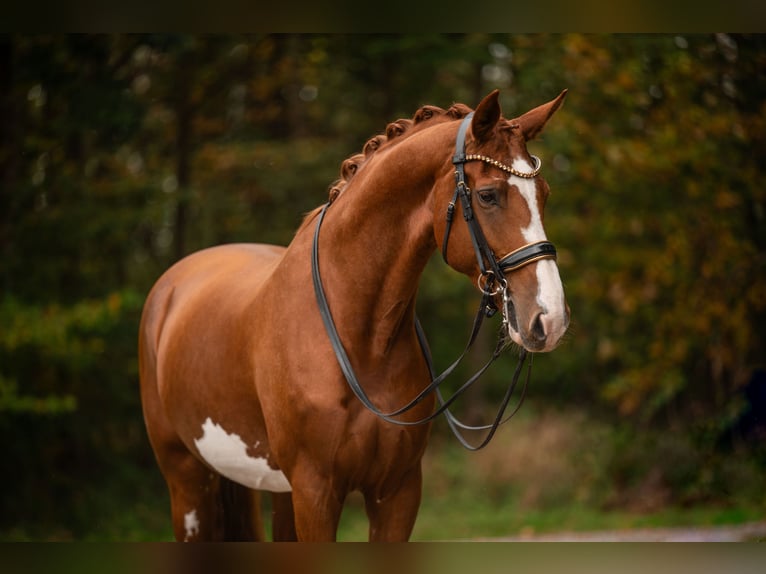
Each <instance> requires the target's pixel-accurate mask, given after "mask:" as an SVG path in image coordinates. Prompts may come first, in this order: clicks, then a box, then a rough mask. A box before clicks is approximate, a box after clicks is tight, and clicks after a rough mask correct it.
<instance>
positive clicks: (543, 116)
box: [511, 90, 567, 141]
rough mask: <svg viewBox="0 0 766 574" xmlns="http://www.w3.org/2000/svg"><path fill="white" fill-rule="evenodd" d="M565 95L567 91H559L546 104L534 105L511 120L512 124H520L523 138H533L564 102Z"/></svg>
mask: <svg viewBox="0 0 766 574" xmlns="http://www.w3.org/2000/svg"><path fill="white" fill-rule="evenodd" d="M566 95H567V91H566V90H564V91H563V92H561V93H560V94H559V95H558V96H557V97H556V99H554V100H551V101H550V102H548V103H547V104H543V105H541V106H538V107H536V108H535V109H533V110H529V111H528V112H527V113H526V114H524V115H523V116H521V117H518V118H516V119H515V120H512V121H511V123H512V124H518V125H519V126H521V131H522V133H523V134H524V139H526V140H527V141H529V140H531V139H534V138H535V137H537V135H538V134H539V133H540V132H541V131H542V130H543V127H544V126H545V124H546V123H547V122H548V120H549V119H551V116H552V115H553V114H554V112H555V111H556V110H557V109H559V107H560V106H561V104H562V103H563V102H564V98H565V97H566Z"/></svg>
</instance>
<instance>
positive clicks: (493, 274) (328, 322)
mask: <svg viewBox="0 0 766 574" xmlns="http://www.w3.org/2000/svg"><path fill="white" fill-rule="evenodd" d="M472 116H473V112H472V113H470V114H468V115H467V116H466V117H465V118H464V119H463V122H462V123H461V124H460V128H459V130H458V134H457V139H456V142H455V155H454V157H453V159H452V163H453V164H455V182H456V185H455V196H454V197H453V199H452V201H451V202H450V204H449V207H448V209H447V229H446V231H445V234H444V243H443V245H442V255H443V257H444V259H445V261H446V260H447V243H448V241H449V233H450V228H451V226H452V218H453V215H454V211H455V204H456V203H457V200H458V198H459V199H460V202H461V205H462V208H463V218H464V219H465V221H466V224H467V225H468V230H469V233H470V236H471V242H472V243H473V247H474V251H475V252H476V259H477V261H478V264H479V269H480V271H481V275H480V276H479V289H481V291H482V299H481V302H480V304H479V310H478V312H477V314H476V317H475V319H474V324H473V329H472V331H471V336H470V338H469V340H468V344H467V345H466V347H465V350H464V351H463V352H462V354H461V355H460V356H459V357H458V358H457V360H456V361H454V362H453V363H452V364H451V365H450V366H449V367H447V369H445V370H444V372H442V373H441V374H440V375H438V376H436V373H435V370H434V366H433V363H432V360H431V353H430V351H429V348H428V341H427V339H426V336H425V333H424V331H423V328H422V327H421V325H420V321H418V319H417V317H416V318H415V331H416V334H417V337H418V342H419V343H420V348H421V350H422V352H423V356H424V358H425V360H426V363H427V365H428V370H429V372H430V374H431V382H430V384H429V385H428V386H426V388H424V389H423V390H422V391H421V392H420V393H419V394H418V395H417V396H416V397H415V398H414V399H412V400H411V401H410V402H408V403H407V404H406V405H404V406H403V407H401V408H399V409H396V410H395V411H391V412H387V413H386V412H383V411H381V410H379V409H378V408H377V407H376V406H375V405H374V404H373V402H372V401H371V400H370V398H369V396H368V395H367V393H366V392H365V391H364V389H363V388H362V385H361V383H360V382H359V379H358V378H357V376H356V373H355V372H354V369H353V367H352V365H351V361H350V359H349V357H348V354H347V353H346V350H345V348H344V347H343V343H342V341H341V339H340V335H339V334H338V330H337V328H336V326H335V321H334V320H333V318H332V313H331V311H330V306H329V303H328V301H327V296H326V295H325V292H324V287H323V285H322V278H321V275H320V273H319V230H320V229H321V227H322V222H323V221H324V217H325V215H326V214H327V210H328V209H329V207H330V205H331V203H327V204H325V206H324V207H323V208H322V211H321V212H320V214H319V217H318V218H317V225H316V229H315V231H314V242H313V246H312V253H311V276H312V281H313V284H314V294H315V296H316V300H317V305H318V307H319V313H320V315H321V317H322V322H323V323H324V326H325V331H326V332H327V335H328V337H329V339H330V343H331V344H332V348H333V351H334V352H335V358H336V359H337V361H338V364H339V366H340V368H341V371H342V372H343V376H344V377H345V379H346V382H347V383H348V385H349V387H350V388H351V390H352V391H353V393H354V395H356V397H357V398H358V399H359V401H360V402H361V403H362V404H363V405H364V406H365V407H366V408H367V409H368V410H370V411H371V412H372V413H374V414H375V415H376V416H378V417H380V418H381V419H383V420H385V421H388V422H390V423H394V424H397V425H404V426H411V425H420V424H424V423H427V422H429V421H431V420H433V419H434V418H436V417H437V416H439V415H441V414H442V413H444V414H445V416H446V418H447V423H448V424H449V426H450V429H451V430H452V432H453V433H454V434H455V436H456V437H457V438H458V440H459V441H460V442H461V443H462V444H463V446H465V447H466V448H468V449H469V450H479V449H481V448H484V447H485V446H486V445H487V444H489V441H490V440H491V439H492V437H493V436H494V434H495V432H496V431H497V428H498V427H499V426H500V425H501V424H503V423H504V422H506V421H508V420H509V419H510V418H511V417H513V415H515V414H516V412H517V411H518V410H519V408H520V407H521V404H522V403H523V402H524V397H525V395H526V390H527V384H528V383H529V378H530V374H531V370H532V359H531V358H530V362H529V367H528V370H527V376H526V380H525V382H524V387H523V390H522V393H521V397H520V399H519V402H518V404H517V405H516V407H515V408H514V410H513V411H512V412H511V413H510V414H509V415H508V416H507V417H506V418H503V417H504V415H505V411H506V408H507V406H508V403H509V402H510V399H511V397H512V396H513V392H514V390H515V389H516V384H517V382H518V380H519V376H520V374H521V371H522V368H523V366H524V362H525V360H526V357H527V351H526V349H523V348H522V349H521V351H520V354H519V362H518V364H517V366H516V370H515V371H514V374H513V379H512V381H511V384H510V385H509V386H508V389H507V390H506V393H505V396H504V397H503V400H502V402H501V405H500V407H499V409H498V412H497V414H496V416H495V419H494V420H493V422H492V423H491V424H489V425H483V426H468V425H465V424H463V423H461V422H460V421H458V420H457V419H456V418H455V417H454V416H453V415H452V413H450V411H449V410H448V409H449V407H450V405H452V403H453V402H454V401H455V400H456V399H457V398H458V397H459V396H460V395H462V394H463V393H464V392H465V391H466V390H468V388H469V387H471V386H472V385H473V384H474V383H475V382H476V381H477V380H478V379H479V378H480V377H481V375H483V374H484V372H485V371H486V370H487V369H488V368H489V366H490V365H491V364H492V363H493V362H494V360H495V359H497V358H498V357H499V356H500V353H501V352H502V351H503V349H505V347H506V346H507V339H506V335H507V333H508V325H507V323H508V322H509V321H510V316H509V315H510V307H511V306H512V304H511V303H510V294H509V291H508V282H507V280H506V278H505V273H506V272H510V271H514V270H516V269H519V268H521V267H523V266H524V265H528V264H530V263H532V262H533V261H538V260H539V259H555V258H556V248H555V247H554V246H553V244H552V243H549V242H548V241H539V242H536V243H530V244H528V245H524V246H523V247H521V248H519V249H516V250H515V251H512V252H511V253H509V254H508V255H506V256H504V257H502V258H501V259H500V260H499V261H498V260H497V258H496V257H495V254H494V252H493V251H492V249H491V248H490V246H489V244H488V243H487V240H486V237H485V236H484V233H483V232H482V230H481V226H480V225H479V222H478V220H477V219H476V218H475V217H474V214H473V209H472V207H471V190H470V189H469V187H468V186H467V185H466V183H465V171H464V169H463V166H464V165H465V163H466V162H467V161H483V162H486V163H489V164H491V165H493V166H495V167H498V168H500V169H502V170H503V171H505V172H507V173H510V174H513V175H516V176H518V177H523V178H527V179H531V178H534V177H535V176H537V174H538V173H539V171H540V166H541V162H540V159H539V158H537V157H535V156H532V159H533V160H534V162H535V169H534V170H533V171H532V172H529V173H524V172H519V171H517V170H515V169H513V168H511V167H509V166H507V165H505V164H502V163H500V162H499V161H497V160H494V159H492V158H489V157H486V156H483V155H476V154H472V155H466V154H465V134H466V131H467V129H468V125H469V123H470V120H471V117H472ZM482 280H483V282H482ZM500 292H502V297H503V329H502V331H501V333H500V336H499V338H498V342H497V345H496V346H495V349H494V351H493V352H492V356H491V357H490V359H489V361H487V363H486V364H485V365H484V366H483V367H482V368H481V369H479V371H477V372H476V373H475V374H474V375H473V376H472V377H471V378H470V379H469V380H468V381H466V382H465V383H463V385H462V386H461V387H460V388H459V389H458V390H456V391H455V392H454V393H453V394H452V396H451V397H449V398H448V399H447V400H446V401H445V400H444V399H443V398H442V395H441V392H440V390H439V386H440V385H441V383H442V382H444V380H445V379H446V378H447V376H448V375H450V374H451V373H452V372H453V371H454V370H455V368H456V367H457V366H458V365H459V364H460V362H461V361H462V360H463V357H465V356H466V354H467V353H468V350H469V349H470V348H471V346H472V345H473V343H474V341H475V340H476V336H477V335H478V333H479V330H480V329H481V325H482V322H483V319H484V317H485V316H487V317H491V316H492V315H494V314H495V312H496V311H497V307H496V306H495V303H494V296H495V295H497V294H498V293H500ZM432 392H435V393H436V396H437V398H438V399H439V403H440V406H439V407H438V408H437V409H436V410H435V411H434V412H432V413H431V414H430V415H428V416H426V417H424V418H422V419H419V420H415V421H402V420H399V419H397V418H395V417H398V416H399V415H402V414H404V413H406V412H407V411H409V410H411V409H412V408H414V407H415V406H416V405H417V404H419V403H420V402H421V401H422V400H423V399H424V398H425V397H426V396H428V395H429V394H430V393H432ZM458 427H459V428H462V429H465V430H474V431H476V430H479V431H483V430H488V431H489V432H488V433H487V435H486V436H485V437H484V439H483V440H482V441H481V443H480V444H479V445H477V446H473V445H471V444H469V443H468V442H467V441H466V439H465V438H464V437H463V436H462V434H461V432H460V430H459V428H458Z"/></svg>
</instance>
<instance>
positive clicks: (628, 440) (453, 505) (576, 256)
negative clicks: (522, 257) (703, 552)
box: [0, 34, 766, 540]
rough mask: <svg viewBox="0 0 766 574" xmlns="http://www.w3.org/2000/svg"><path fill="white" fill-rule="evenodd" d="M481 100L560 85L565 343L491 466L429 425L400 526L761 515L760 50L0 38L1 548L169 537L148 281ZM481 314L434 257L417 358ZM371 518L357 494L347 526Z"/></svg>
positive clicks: (525, 38)
mask: <svg viewBox="0 0 766 574" xmlns="http://www.w3.org/2000/svg"><path fill="white" fill-rule="evenodd" d="M495 88H499V89H500V90H501V103H502V105H503V110H504V114H505V116H506V117H509V118H510V117H514V116H515V115H519V114H521V113H523V112H524V111H526V110H527V109H529V108H532V107H534V106H536V105H538V104H541V103H544V102H546V101H548V100H550V99H552V98H553V97H555V96H556V95H557V94H558V93H559V92H560V91H561V90H562V89H564V88H568V89H569V95H568V97H567V100H566V102H565V104H564V106H563V108H562V109H561V110H560V111H559V112H558V113H557V114H556V116H555V117H554V118H553V120H552V121H551V122H550V123H549V125H548V126H547V128H546V131H545V132H544V134H543V135H542V137H541V138H540V139H539V141H536V142H533V143H531V144H530V151H531V152H532V153H535V154H536V155H539V156H540V157H541V158H542V160H543V166H544V167H543V169H544V175H545V177H546V179H547V180H548V182H549V184H550V186H551V188H552V194H551V197H550V200H549V203H548V207H547V210H546V230H547V232H548V237H549V239H550V240H551V241H553V242H554V243H555V244H556V246H557V248H558V250H559V267H560V271H561V275H562V278H563V280H564V284H565V289H566V293H567V297H568V302H569V304H570V306H571V308H572V327H571V329H570V332H569V334H568V335H567V337H566V340H565V342H564V343H563V344H562V346H561V347H560V348H559V349H557V350H556V351H555V352H553V353H552V354H549V355H541V356H538V357H537V358H536V359H535V366H534V371H533V374H532V382H531V384H530V388H529V391H528V393H527V402H526V403H525V405H524V406H523V407H522V409H521V411H520V414H519V416H518V417H517V418H515V419H514V420H513V421H511V422H509V423H508V424H507V425H505V426H504V427H502V428H501V430H500V432H499V433H498V436H497V437H496V438H495V440H494V441H493V443H491V445H490V446H489V447H488V448H487V449H485V450H484V451H482V452H481V453H478V454H472V453H468V452H466V451H464V450H462V448H461V447H460V446H459V445H458V444H457V442H456V441H455V440H454V439H452V437H451V436H450V435H449V433H448V430H447V427H446V425H445V424H444V423H443V421H442V422H439V423H437V424H436V425H435V426H434V430H433V435H432V441H431V444H430V446H429V451H428V455H427V457H426V459H425V484H424V496H423V505H422V509H421V513H420V516H419V519H418V522H417V524H416V527H415V532H414V535H413V538H414V539H421V540H428V539H444V538H455V537H461V538H470V537H489V536H508V535H519V534H525V533H527V534H529V533H535V532H548V531H555V530H559V529H569V530H583V529H594V528H595V529H600V528H627V527H635V526H646V525H668V524H697V525H700V524H719V523H739V522H746V521H756V520H763V519H764V518H766V488H765V487H766V370H764V369H766V358H765V357H766V353H765V351H766V345H765V344H764V343H765V340H764V336H766V273H764V271H766V269H765V262H766V251H765V249H766V220H765V218H766V213H765V212H764V209H765V208H766V190H765V188H764V184H763V181H764V175H765V174H764V171H765V170H764V166H765V165H766V98H765V96H766V37H765V36H760V35H728V34H700V35H672V34H668V35H654V34H653V35H582V34H555V35H550V34H534V35H503V34H460V35H437V34H432V35H427V34H426V35H364V36H361V35H344V34H334V35H324V34H321V35H320V34H311V35H298V34H285V35H269V34H259V35H199V36H198V35H189V36H183V35H166V34H153V35H63V34H61V35H45V36H44V35H2V36H0V289H2V297H1V298H0V435H1V436H2V437H3V445H4V448H3V450H4V452H3V456H2V457H1V458H0V475H1V476H3V479H2V483H3V488H2V489H0V539H2V540H165V539H169V538H171V536H172V534H171V528H170V518H169V507H168V497H167V493H166V491H165V485H164V482H163V481H162V479H161V476H160V474H159V471H158V469H157V467H156V465H155V463H154V459H153V455H152V452H151V449H150V447H149V444H148V440H147V438H146V434H145V431H144V426H143V419H142V414H141V407H140V401H139V394H138V376H137V359H136V338H137V330H138V322H139V317H140V313H141V307H142V304H143V300H144V298H145V296H146V294H147V293H148V290H149V289H150V287H151V285H152V283H153V282H154V281H155V280H156V279H157V278H158V277H159V275H160V274H161V273H162V272H163V271H164V270H165V269H166V268H167V267H168V266H170V265H171V264H172V263H173V262H174V261H176V260H178V259H179V258H181V257H183V256H184V255H186V254H188V253H190V252H192V251H195V250H197V249H200V248H203V247H206V246H209V245H214V244H219V243H226V242H234V241H255V242H270V243H280V244H287V243H289V241H290V240H291V237H292V235H293V233H294V231H295V229H296V228H297V226H298V224H299V223H300V221H301V219H302V217H303V214H304V213H305V212H307V211H309V210H310V209H312V208H313V207H316V206H317V205H319V204H321V203H323V202H324V201H325V200H326V198H327V189H328V186H329V185H330V184H331V183H332V182H333V181H334V180H335V179H336V178H337V177H338V172H339V167H340V163H341V161H343V159H345V158H346V157H348V156H350V155H352V154H354V153H356V152H358V151H359V150H360V149H361V147H362V145H363V144H364V142H365V141H366V140H367V139H368V138H369V137H370V136H372V135H374V134H376V133H380V132H382V131H384V129H385V126H386V124H388V123H389V122H391V121H393V120H395V119H397V118H400V117H411V116H412V114H413V113H414V112H415V111H416V110H417V108H418V107H420V106H421V105H423V104H433V105H438V106H441V107H444V108H446V107H449V106H450V105H451V104H452V103H454V102H463V103H466V104H468V105H470V106H471V107H475V105H476V104H477V103H478V102H479V101H480V99H481V98H482V97H483V96H484V95H485V94H486V93H488V92H489V91H491V90H492V89H495ZM477 300H478V295H477V292H476V290H475V287H474V286H473V284H472V282H471V281H470V280H469V279H467V278H465V277H463V276H461V275H458V274H457V273H455V272H453V271H451V270H450V269H449V268H447V267H446V266H445V265H444V264H442V263H441V260H440V257H438V255H437V256H435V257H434V259H433V261H432V262H431V263H430V264H429V266H428V269H427V271H426V273H425V275H424V276H423V278H422V281H421V291H420V295H419V303H418V308H419V314H420V316H421V319H422V321H423V323H424V326H425V329H426V332H427V333H428V334H429V339H430V343H431V347H432V350H433V353H434V357H435V362H436V365H437V367H442V368H444V367H446V366H447V365H448V364H449V363H450V362H451V361H452V360H453V359H454V358H455V357H456V356H457V355H458V354H459V353H460V352H461V350H462V348H463V346H464V344H465V341H466V338H467V337H468V333H469V330H470V323H471V320H472V314H473V312H474V308H475V306H476V304H477ZM493 344H494V328H490V329H488V330H487V333H486V335H485V340H484V341H482V342H480V343H479V344H477V345H476V348H477V350H476V352H475V353H474V354H472V355H471V356H470V357H469V360H468V361H466V365H465V367H464V369H463V370H462V371H461V372H459V373H458V374H457V375H455V378H454V379H453V380H454V381H455V385H454V386H456V385H457V383H458V382H462V381H463V380H465V377H466V376H468V375H469V374H470V373H472V372H473V371H474V370H476V367H477V366H478V365H480V364H482V363H483V362H484V360H486V358H487V356H488V355H489V353H490V351H491V348H492V347H493ZM513 359H514V357H513V354H512V353H511V354H509V356H508V358H506V359H505V360H504V361H500V362H499V363H498V364H496V365H495V366H494V367H493V369H492V370H491V371H489V372H488V373H487V374H486V375H485V377H484V378H483V379H482V382H481V384H480V385H479V386H480V389H479V390H477V391H476V392H474V393H472V394H471V395H470V396H469V397H467V398H466V400H465V401H463V402H462V403H461V405H460V407H459V411H460V413H461V414H462V416H463V417H464V418H467V419H468V420H469V421H472V422H486V421H488V420H489V419H491V417H492V416H493V415H494V407H495V406H496V404H497V403H498V402H499V400H500V397H501V396H502V394H503V392H504V390H505V386H506V385H507V383H508V380H509V378H510V374H511V373H512V371H513V368H514V366H515V363H514V360H513ZM477 439H478V437H477ZM365 528H366V526H365V525H364V521H363V510H362V508H361V504H360V503H359V501H358V500H356V499H354V498H353V497H352V499H351V500H350V504H349V509H348V511H347V512H346V513H345V514H344V518H343V524H342V531H341V538H345V539H352V540H353V539H364V538H365Z"/></svg>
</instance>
